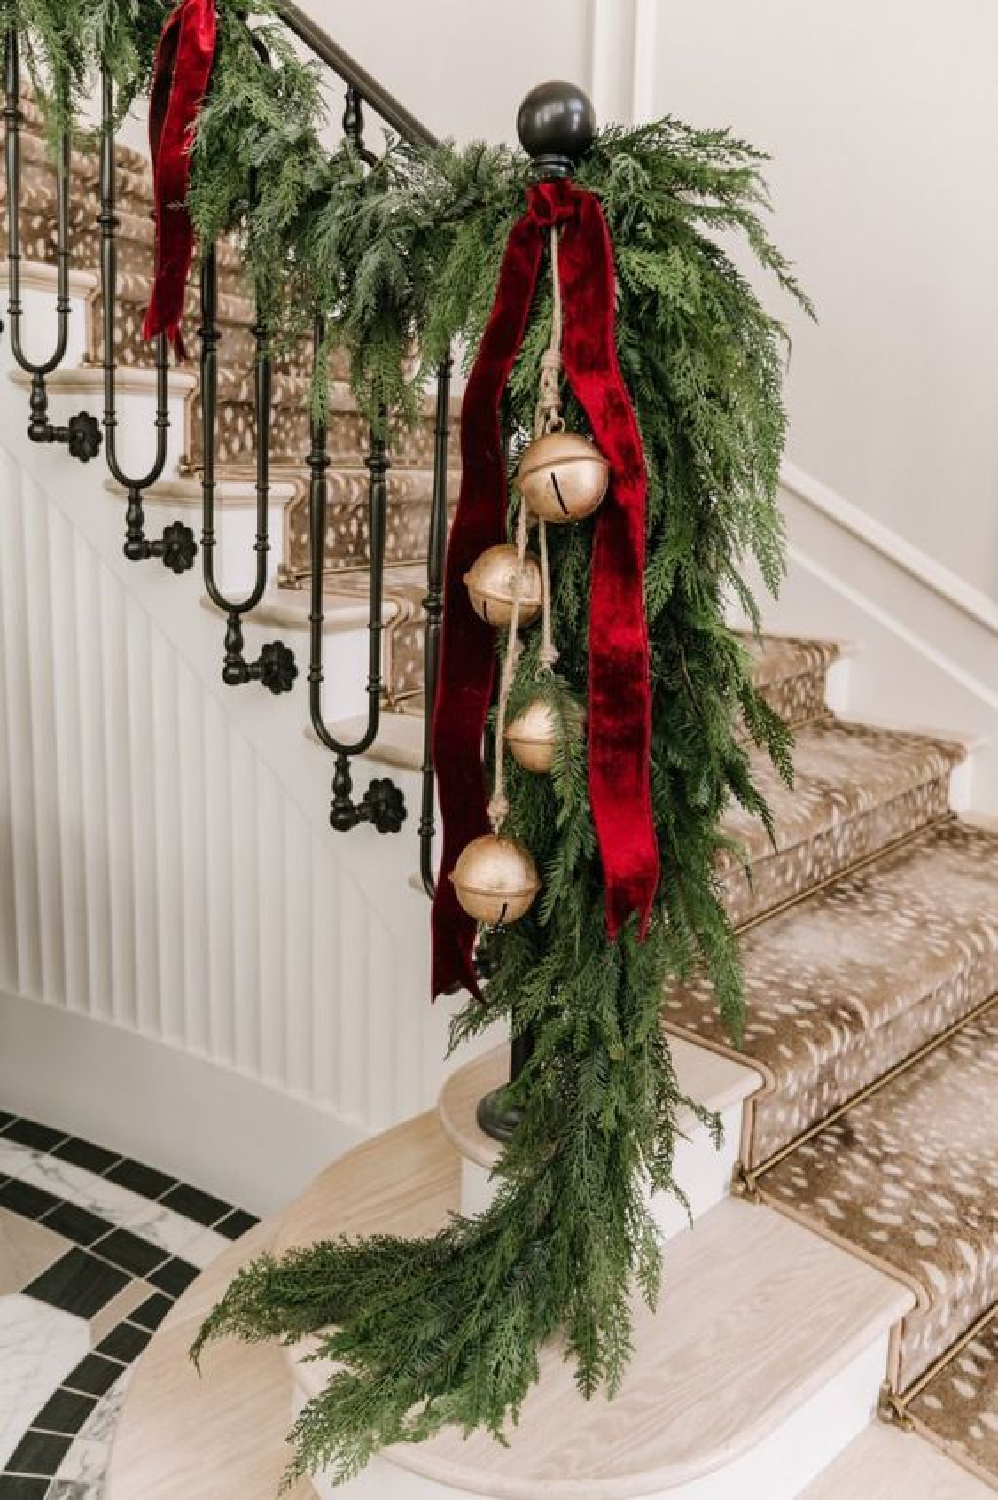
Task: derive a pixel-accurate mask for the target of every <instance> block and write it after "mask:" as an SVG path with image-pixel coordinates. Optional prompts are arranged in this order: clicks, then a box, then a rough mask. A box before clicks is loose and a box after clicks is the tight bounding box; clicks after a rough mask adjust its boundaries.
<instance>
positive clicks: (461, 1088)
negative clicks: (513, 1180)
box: [439, 1037, 761, 1168]
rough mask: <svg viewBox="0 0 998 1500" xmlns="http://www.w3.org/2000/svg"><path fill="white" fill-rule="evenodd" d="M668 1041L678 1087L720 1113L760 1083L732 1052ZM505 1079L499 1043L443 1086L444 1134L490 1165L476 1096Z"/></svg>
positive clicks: (505, 1060) (690, 1126) (691, 1127)
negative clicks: (726, 1053)
mask: <svg viewBox="0 0 998 1500" xmlns="http://www.w3.org/2000/svg"><path fill="white" fill-rule="evenodd" d="M670 1046H671V1051H672V1062H673V1067H674V1068H675V1072H676V1084H677V1087H678V1088H679V1090H680V1092H681V1093H683V1094H685V1095H686V1096H687V1097H688V1098H691V1099H695V1100H696V1101H697V1103H698V1104H701V1105H703V1107H704V1108H705V1109H709V1110H714V1111H716V1112H717V1113H718V1114H720V1113H721V1112H722V1111H723V1110H725V1109H728V1108H730V1107H731V1106H732V1105H733V1104H739V1103H741V1102H742V1101H743V1100H745V1099H747V1098H748V1097H749V1095H750V1094H753V1093H755V1091H756V1089H758V1088H759V1086H760V1082H761V1077H760V1074H759V1073H758V1072H757V1071H756V1069H755V1068H753V1067H751V1066H746V1064H745V1063H744V1062H740V1061H737V1060H736V1059H735V1058H733V1057H725V1056H722V1055H721V1054H720V1053H717V1052H712V1051H709V1050H708V1049H707V1048H706V1047H699V1046H697V1045H696V1044H695V1043H692V1042H689V1041H686V1040H684V1039H683V1038H682V1037H674V1038H672V1039H671V1042H670ZM508 1081H509V1048H508V1047H507V1046H503V1047H496V1048H494V1049H493V1050H492V1051H491V1052H487V1053H486V1054H485V1055H484V1056H483V1057H477V1058H475V1059H474V1061H472V1062H469V1063H466V1064H465V1065H464V1066H463V1067H459V1068H456V1069H455V1070H454V1072H453V1073H451V1074H450V1076H449V1077H448V1079H447V1081H446V1083H445V1084H444V1087H443V1089H442V1090H441V1094H440V1103H439V1111H440V1121H441V1125H442V1126H443V1130H444V1134H445V1135H446V1136H447V1139H448V1140H449V1141H450V1142H451V1144H452V1145H453V1146H454V1147H455V1148H456V1150H457V1151H458V1152H459V1153H460V1155H461V1156H463V1157H466V1158H467V1159H468V1160H470V1161H473V1162H476V1163H477V1164H478V1165H479V1166H483V1167H489V1168H491V1167H493V1166H494V1165H495V1163H496V1161H497V1160H498V1159H499V1155H500V1146H499V1143H498V1142H497V1141H494V1140H492V1139H491V1138H490V1137H489V1136H487V1135H486V1134H485V1133H484V1131H482V1130H481V1129H480V1128H479V1126H478V1122H477V1120H476V1110H477V1107H478V1101H479V1100H480V1099H481V1098H482V1097H483V1095H485V1094H487V1093H489V1092H490V1091H491V1090H492V1089H496V1088H499V1087H501V1086H502V1085H503V1084H504V1083H507V1082H508ZM679 1127H680V1129H681V1130H684V1131H689V1132H691V1133H692V1132H695V1131H697V1130H704V1129H705V1127H704V1126H703V1125H701V1124H700V1122H699V1121H698V1120H695V1119H693V1118H692V1117H691V1118H688V1119H683V1120H680V1122H679Z"/></svg>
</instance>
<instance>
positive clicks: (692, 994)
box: [665, 820, 998, 1167]
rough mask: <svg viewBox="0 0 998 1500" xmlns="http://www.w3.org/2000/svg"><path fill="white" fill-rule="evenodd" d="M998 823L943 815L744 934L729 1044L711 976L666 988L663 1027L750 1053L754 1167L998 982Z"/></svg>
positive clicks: (749, 1153)
mask: <svg viewBox="0 0 998 1500" xmlns="http://www.w3.org/2000/svg"><path fill="white" fill-rule="evenodd" d="M996 861H998V834H993V833H988V832H987V831H985V830H983V829H979V828H972V827H969V826H967V825H964V824H961V823H957V822H956V821H955V820H947V821H946V822H944V823H943V824H941V825H940V826H937V827H934V828H931V829H929V830H927V831H925V832H924V833H921V834H920V835H918V836H917V837H915V838H914V839H912V840H911V841H910V842H909V843H906V844H905V845H904V846H903V847H900V848H898V849H897V850H895V851H894V852H893V853H888V854H885V855H884V856H882V857H881V858H880V859H878V860H876V861H875V862H874V863H872V864H870V865H867V866H866V867H865V868H864V869H862V870H859V871H857V872H856V873H855V874H852V875H845V876H843V877H842V878H841V879H839V880H837V881H836V882H835V883H834V884H832V885H830V886H828V887H827V888H826V889H825V890H822V891H820V892H818V893H817V894H815V895H814V896H812V897H810V898H809V899H808V900H806V901H804V902H803V903H801V904H799V905H797V906H795V907H793V908H791V909H790V910H789V911H786V912H783V913H782V914H780V915H778V916H774V917H771V918H770V919H769V920H768V921H767V922H765V923H763V924H762V925H761V926H759V927H756V928H754V929H753V930H752V931H751V932H748V933H746V934H745V935H744V936H743V938H742V940H741V944H740V949H741V960H742V965H743V968H744V973H745V988H746V1002H747V1009H748V1020H747V1024H746V1031H745V1043H744V1052H742V1053H735V1052H734V1051H733V1049H731V1044H730V1042H729V1040H728V1037H727V1034H726V1032H725V1030H724V1027H723V1025H722V1023H721V1020H720V1018H719V1016H718V1013H717V1005H716V1002H715V1000H714V996H713V993H712V990H711V987H710V984H709V982H708V981H707V980H706V978H705V977H702V976H701V977H698V978H696V979H694V980H691V981H690V982H688V983H686V984H683V985H678V986H676V987H674V988H673V989H671V990H670V992H669V994H668V995H667V997H666V1001H665V1018H666V1022H667V1025H668V1027H669V1029H670V1030H673V1031H676V1032H679V1033H680V1034H681V1035H683V1036H686V1037H688V1038H690V1039H692V1040H695V1041H699V1042H701V1043H704V1044H706V1045H708V1046H711V1047H718V1048H721V1049H722V1050H724V1051H729V1052H731V1055H732V1056H738V1057H743V1058H744V1060H746V1061H750V1062H752V1063H754V1064H755V1065H756V1066H757V1067H759V1068H760V1069H761V1070H762V1071H763V1073H764V1074H765V1076H766V1078H767V1080H768V1083H767V1087H766V1089H765V1090H763V1092H762V1093H760V1094H759V1095H758V1096H757V1097H756V1098H755V1099H753V1101H752V1103H751V1104H750V1106H749V1115H748V1120H747V1125H746V1137H745V1151H746V1155H745V1157H744V1158H743V1159H744V1160H745V1162H746V1165H748V1166H751V1167H755V1166H758V1165H759V1163H760V1162H762V1161H764V1160H765V1159H766V1158H767V1157H768V1156H770V1155H772V1153H773V1152H775V1151H778V1150H779V1149H780V1148H781V1147H783V1146H785V1145H786V1144H787V1143H788V1142H789V1141H791V1140H793V1139H794V1138H795V1137H796V1136H798V1135H800V1134H801V1133H802V1132H803V1131H805V1130H807V1129H808V1128H809V1127H810V1126H812V1125H814V1124H815V1123H816V1121H818V1120H820V1119H822V1118H823V1117H824V1116H826V1115H828V1114H829V1113H830V1112H831V1111H832V1110H833V1109H834V1108H836V1107H837V1106H838V1105H840V1104H842V1103H844V1102H845V1100H847V1099H849V1098H850V1097H851V1096H852V1095H854V1094H856V1093H857V1092H858V1091H859V1090H860V1089H861V1088H864V1087H865V1086H866V1085H867V1084H868V1083H870V1082H872V1081H873V1079H875V1078H877V1077H879V1076H880V1075H881V1074H883V1073H884V1072H886V1071H887V1070H888V1069H889V1068H891V1067H893V1066H894V1065H895V1064H897V1063H898V1062H900V1061H901V1060H902V1059H904V1058H905V1057H909V1056H910V1055H911V1054H912V1053H913V1052H914V1051H915V1050H916V1049H917V1048H918V1047H919V1046H921V1045H922V1044H923V1043H924V1042H925V1041H926V1040H928V1038H930V1037H932V1036H934V1035H935V1034H936V1033H937V1032H939V1031H940V1030H942V1029H944V1028H945V1027H946V1026H948V1025H950V1024H951V1023H952V1022H953V1021H955V1020H958V1019H960V1017H962V1016H964V1015H966V1014H967V1013H968V1012H969V1011H970V1010H972V1009H973V1007H974V1006H975V1005H977V1004H979V1003H980V1002H981V1001H982V1000H984V999H986V998H987V997H988V996H989V995H991V994H993V993H994V992H995V991H996V990H998V903H996V900H995V869H996V867H998V866H996Z"/></svg>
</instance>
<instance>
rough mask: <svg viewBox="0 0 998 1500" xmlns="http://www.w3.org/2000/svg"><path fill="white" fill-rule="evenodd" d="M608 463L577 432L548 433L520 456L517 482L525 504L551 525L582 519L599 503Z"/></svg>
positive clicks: (603, 492)
mask: <svg viewBox="0 0 998 1500" xmlns="http://www.w3.org/2000/svg"><path fill="white" fill-rule="evenodd" d="M609 483H610V465H609V464H608V463H607V461H606V459H605V458H604V457H603V455H602V453H601V452H600V451H599V449H598V448H596V447H594V446H593V444H592V443H591V442H590V441H589V439H588V438H585V437H583V436H582V435H581V433H578V432H548V433H545V435H544V436H543V437H539V438H536V439H535V440H534V442H532V443H531V444H530V447H529V448H527V449H526V451H525V452H524V455H523V457H522V458H521V459H520V467H519V470H518V472H517V485H518V486H519V490H520V494H521V495H522V496H523V498H524V500H525V501H526V503H527V506H528V507H529V509H530V510H531V512H532V513H533V514H534V515H535V516H539V517H540V519H541V520H542V521H550V522H551V523H552V524H553V525H555V526H561V525H564V524H565V523H566V522H568V521H584V520H585V518H586V517H587V516H591V515H592V513H593V511H594V510H596V509H597V508H598V507H599V506H600V505H602V503H603V499H604V497H605V495H606V491H607V486H608V485H609Z"/></svg>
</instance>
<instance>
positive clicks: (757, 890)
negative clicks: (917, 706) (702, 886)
mask: <svg viewBox="0 0 998 1500" xmlns="http://www.w3.org/2000/svg"><path fill="white" fill-rule="evenodd" d="M963 756H964V749H963V747H962V746H959V745H955V744H952V743H949V742H944V741H942V740H934V739H930V738H928V737H926V736H920V735H912V734H900V733H894V732H892V731H889V730H881V729H874V728H869V727H867V726H864V725H861V724H845V723H842V722H840V721H838V720H834V719H828V720H825V721H817V722H815V723H812V724H809V725H807V726H805V727H804V728H803V729H801V731H800V733H799V734H798V735H797V739H796V744H795V748H794V787H793V790H790V788H788V787H787V786H786V785H785V783H784V782H783V781H782V780H781V779H780V777H779V775H778V774H777V772H776V770H775V768H774V767H773V766H772V764H771V762H770V760H769V758H768V756H766V755H764V754H763V753H762V752H755V753H754V754H753V756H752V762H753V772H754V777H755V781H756V785H757V786H758V787H759V789H760V791H761V792H762V794H763V796H764V797H765V798H766V799H767V801H768V803H769V806H770V808H771V810H772V814H773V818H774V821H775V824H776V849H775V850H774V849H773V847H772V845H771V844H770V841H769V837H768V835H767V833H766V830H765V829H764V828H763V826H762V824H761V823H760V822H759V820H758V819H757V818H755V817H753V816H752V815H751V814H749V813H747V812H745V810H744V809H742V808H740V807H733V808H732V809H731V810H730V811H729V813H728V814H727V816H726V817H725V820H724V828H725V832H726V833H728V834H729V835H731V836H733V837H735V838H737V839H738V840H739V841H740V842H741V843H742V845H743V847H744V849H745V852H746V854H747V856H748V859H749V860H750V862H751V866H752V876H751V881H749V879H748V878H747V877H746V874H745V872H744V870H743V869H742V868H741V866H740V864H739V862H738V860H737V859H736V858H735V857H734V856H733V855H732V856H727V855H725V856H722V858H721V861H720V863H719V874H720V877H721V884H722V889H723V892H724V897H725V904H726V906H727V909H728V912H729V914H730V916H731V919H732V921H733V922H735V923H736V925H739V926H740V925H742V924H743V923H746V922H748V921H750V920H752V919H754V918H757V917H760V916H762V915H764V914H765V913H767V912H769V911H771V910H773V909H774V908H775V907H777V906H780V905H782V904H783V903H785V902H787V901H791V900H794V899H796V898H797V897H798V896H800V895H803V894H804V893H805V892H806V891H808V890H810V889H812V888H813V887H814V886H817V885H819V884H820V883H822V882H823V881H825V880H828V879H830V878H832V877H833V876H835V875H837V874H839V873H840V872H841V871H843V870H845V869H847V868H849V867H850V866H851V865H853V864H855V863H857V862H858V861H859V860H861V859H865V858H867V857H869V856H870V855H872V854H876V853H877V852H878V851H879V850H881V849H883V848H885V847H886V846H887V845H888V844H891V843H893V842H894V841H895V840H897V839H899V838H902V837H904V836H905V835H906V834H909V833H913V832H915V831H916V830H917V829H919V828H922V827H924V826H925V825H926V824H928V823H931V822H933V821H934V820H935V819H937V818H940V817H942V816H943V815H944V814H945V812H946V811H947V807H948V798H949V779H950V774H951V772H952V770H953V768H954V766H956V765H958V764H959V763H960V761H961V760H962V759H963Z"/></svg>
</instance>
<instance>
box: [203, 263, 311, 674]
mask: <svg viewBox="0 0 998 1500" xmlns="http://www.w3.org/2000/svg"><path fill="white" fill-rule="evenodd" d="M253 336H254V339H255V342H256V364H255V373H254V420H255V424H256V496H257V501H256V541H255V543H254V551H255V553H256V577H255V581H254V584H253V587H252V589H251V590H250V592H249V594H248V595H247V596H246V598H245V599H242V600H241V601H239V602H235V601H233V600H231V599H228V598H226V596H225V595H224V594H223V593H222V591H221V589H220V588H219V586H218V582H217V580H216V578H215V546H216V540H215V427H216V414H217V407H218V344H219V331H218V259H217V256H216V253H215V248H214V246H210V247H209V248H208V249H207V250H206V251H205V254H204V259H203V261H202V263H201V328H200V337H201V420H202V432H203V444H202V446H203V450H204V452H203V459H202V462H203V469H202V473H201V492H202V499H203V514H204V530H203V532H202V536H201V555H202V561H203V564H204V580H205V587H206V588H207V590H208V595H209V597H210V599H211V601H212V603H213V604H214V605H215V606H216V607H217V608H218V609H221V610H223V611H224V612H225V615H226V627H225V644H224V655H223V658H222V681H223V682H224V683H225V684H226V686H227V687H244V686H245V685H246V684H247V683H250V682H259V683H260V684H261V686H262V687H265V688H266V689H267V691H268V692H270V693H273V694H274V695H275V696H277V695H278V694H280V693H289V692H290V691H291V689H292V688H293V687H294V684H295V680H296V679H297V677H298V666H297V663H296V662H295V657H294V652H293V651H292V650H291V647H290V646H286V645H285V644H284V642H283V641H268V642H267V644H266V645H265V646H263V647H262V648H261V651H260V655H259V656H258V657H257V659H256V660H255V661H247V660H246V643H245V638H244V635H243V618H244V617H245V616H246V615H248V614H249V613H250V612H251V611H252V610H254V609H255V608H256V606H257V605H258V604H259V603H260V600H261V599H262V598H263V595H264V592H265V591H266V587H267V554H268V553H269V551H270V529H269V518H268V510H269V504H270V416H271V373H272V372H271V353H270V344H269V339H268V334H267V328H266V325H265V324H264V322H263V321H262V317H260V316H259V315H258V318H257V322H256V325H255V326H254V329H253Z"/></svg>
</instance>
